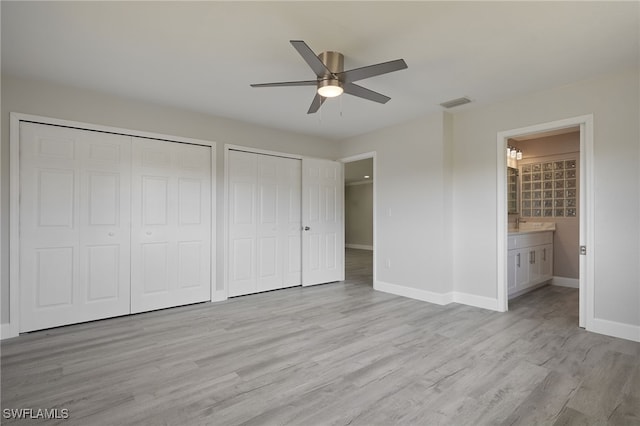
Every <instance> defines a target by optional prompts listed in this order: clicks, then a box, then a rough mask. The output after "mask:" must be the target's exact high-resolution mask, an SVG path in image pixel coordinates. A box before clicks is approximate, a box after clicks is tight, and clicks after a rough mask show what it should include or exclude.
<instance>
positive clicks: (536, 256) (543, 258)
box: [507, 231, 553, 298]
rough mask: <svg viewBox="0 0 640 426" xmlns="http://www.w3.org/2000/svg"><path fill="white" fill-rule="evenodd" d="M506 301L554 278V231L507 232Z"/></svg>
mask: <svg viewBox="0 0 640 426" xmlns="http://www.w3.org/2000/svg"><path fill="white" fill-rule="evenodd" d="M507 264H508V267H507V281H508V285H509V298H512V297H515V296H519V295H521V294H523V293H526V292H528V291H531V290H533V289H534V288H536V287H539V286H540V285H541V284H544V283H546V282H548V281H550V280H551V279H552V278H553V231H527V232H510V233H509V237H508V251H507Z"/></svg>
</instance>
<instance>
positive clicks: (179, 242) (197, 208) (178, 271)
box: [131, 138, 211, 312]
mask: <svg viewBox="0 0 640 426" xmlns="http://www.w3.org/2000/svg"><path fill="white" fill-rule="evenodd" d="M210 149H211V148H209V147H204V146H197V145H188V144H180V143H175V142H167V141H158V140H152V139H144V138H133V145H132V161H133V167H132V170H133V173H132V175H133V177H132V197H131V199H132V237H131V241H132V245H131V247H132V255H131V257H132V268H131V277H132V282H131V311H132V312H143V311H149V310H153V309H161V308H166V307H170V306H179V305H184V304H189V303H196V302H202V301H206V300H210V299H211V270H210V269H211V260H210V259H211V161H210V159H211V151H210Z"/></svg>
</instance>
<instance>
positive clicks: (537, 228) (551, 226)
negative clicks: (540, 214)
mask: <svg viewBox="0 0 640 426" xmlns="http://www.w3.org/2000/svg"><path fill="white" fill-rule="evenodd" d="M555 230H556V224H555V222H523V223H521V224H520V226H519V227H518V229H513V228H509V229H508V230H507V232H508V233H509V235H520V234H530V233H532V232H548V231H555Z"/></svg>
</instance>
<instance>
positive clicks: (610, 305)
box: [453, 68, 640, 340]
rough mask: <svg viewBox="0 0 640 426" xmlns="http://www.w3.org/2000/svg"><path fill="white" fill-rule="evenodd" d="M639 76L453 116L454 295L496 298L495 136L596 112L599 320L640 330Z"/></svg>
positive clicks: (625, 74) (629, 73)
mask: <svg viewBox="0 0 640 426" xmlns="http://www.w3.org/2000/svg"><path fill="white" fill-rule="evenodd" d="M639 77H640V74H639V72H638V69H637V68H636V69H632V70H626V71H621V72H619V73H615V74H611V75H607V76H602V77H600V78H598V79H595V80H590V81H585V82H580V83H576V84H572V85H569V86H564V87H560V88H557V89H553V90H547V91H543V92H539V93H534V94H530V95H526V96H522V97H519V98H517V99H512V100H509V101H505V102H501V103H498V104H494V105H492V106H488V107H484V108H477V109H470V110H468V111H465V112H461V113H458V114H456V115H455V116H454V125H453V133H454V183H453V197H454V198H453V212H454V213H453V214H454V233H453V259H454V265H453V287H454V289H455V290H456V291H461V292H466V293H473V294H477V295H480V296H485V297H489V298H495V297H496V277H497V271H496V246H497V241H496V178H497V173H496V170H497V158H496V134H497V132H499V131H503V130H509V129H515V128H520V127H525V126H529V125H534V124H539V123H545V122H550V121H554V120H560V119H564V118H569V117H575V116H580V115H585V114H593V116H594V178H595V188H593V189H594V197H595V199H594V202H595V213H594V218H593V220H594V222H595V232H594V234H595V235H593V238H594V242H595V244H594V247H589V248H588V249H589V250H593V253H594V258H595V265H594V266H595V282H594V283H592V284H593V285H594V291H595V318H596V319H598V320H603V321H607V322H612V323H615V324H613V325H616V324H618V325H622V326H625V325H626V326H631V328H627V330H636V329H637V328H634V327H638V326H640V270H639V263H640V262H639V260H640V223H639V222H640V221H639V219H638V218H639V217H640V204H639V197H638V194H639V192H640V173H639V161H638V158H639V154H640V132H639V128H638V126H639V118H638V117H640V107H639V94H640V93H639V88H640V87H639ZM586 190H587V188H583V192H582V193H583V194H584V193H585V191H586ZM637 330H638V340H640V329H637Z"/></svg>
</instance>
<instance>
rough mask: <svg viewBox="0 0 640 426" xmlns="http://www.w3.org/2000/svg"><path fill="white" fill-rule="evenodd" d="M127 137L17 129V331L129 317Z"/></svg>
mask: <svg viewBox="0 0 640 426" xmlns="http://www.w3.org/2000/svg"><path fill="white" fill-rule="evenodd" d="M130 170H131V155H130V138H129V137H127V136H120V135H112V134H106V133H98V132H89V131H83V130H78V129H70V128H65V127H56V126H48V125H42V124H35V123H24V122H23V123H21V124H20V187H21V188H20V225H19V226H20V331H21V332H24V331H31V330H37V329H42V328H49V327H55V326H59V325H64V324H71V323H76V322H83V321H89V320H94V319H98V318H106V317H111V316H117V315H124V314H128V313H129V294H130V293H129V285H130V275H129V272H130V228H129V226H130V225H129V222H130V218H131V209H130V199H131V195H130Z"/></svg>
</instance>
